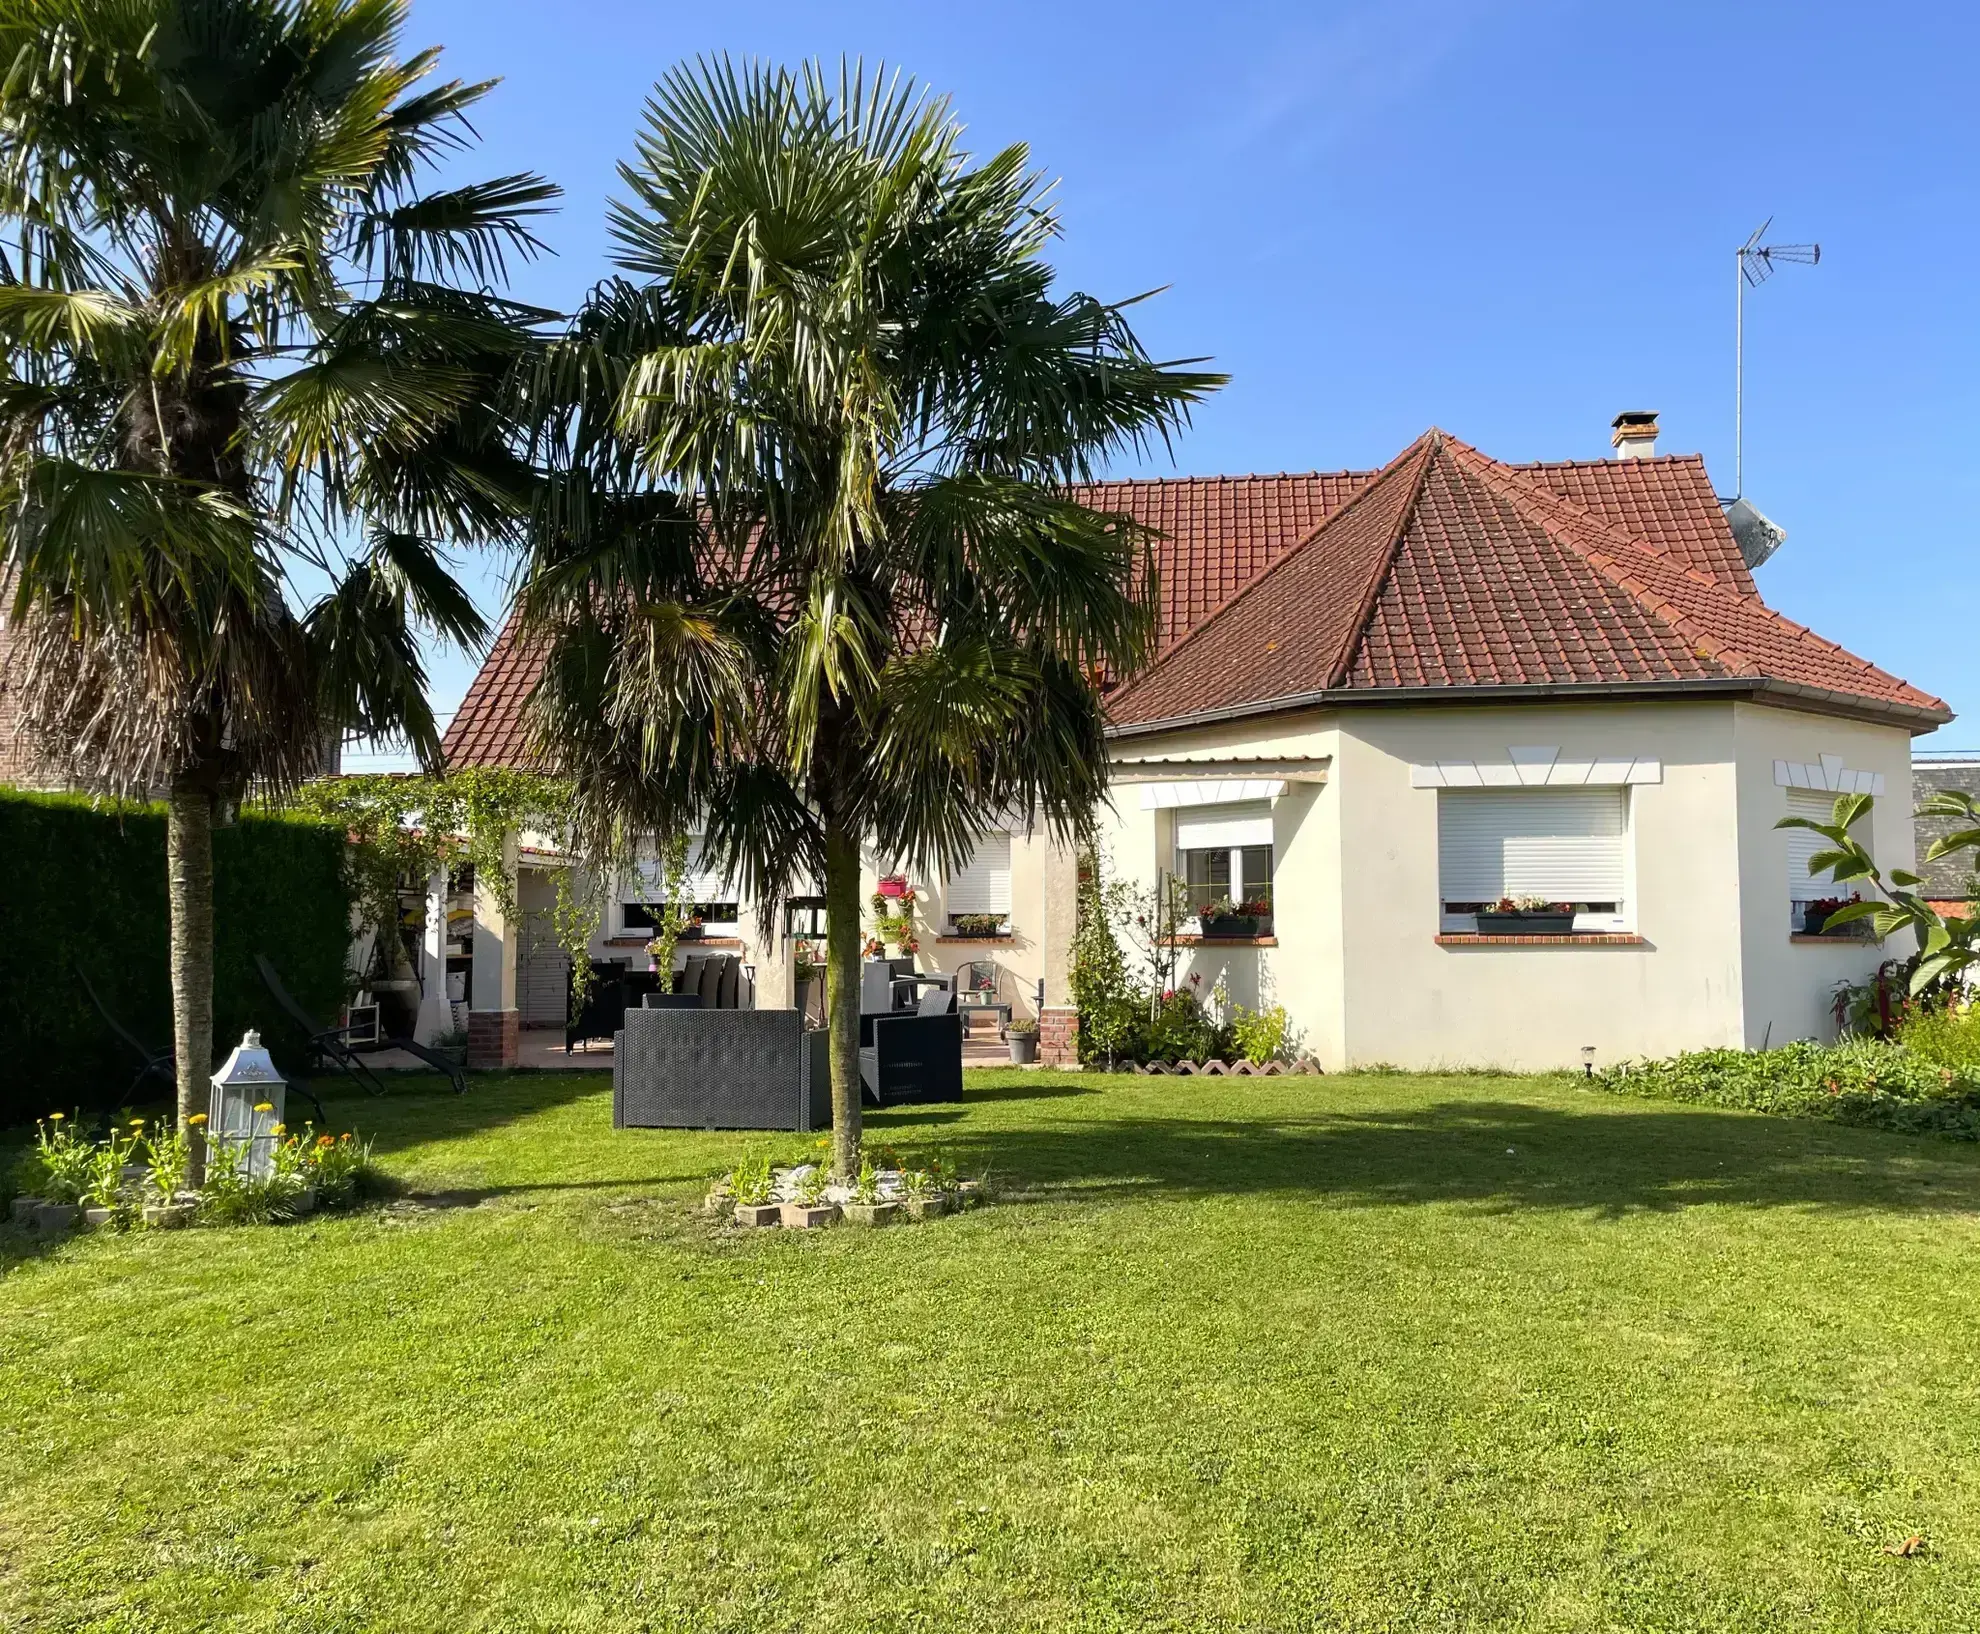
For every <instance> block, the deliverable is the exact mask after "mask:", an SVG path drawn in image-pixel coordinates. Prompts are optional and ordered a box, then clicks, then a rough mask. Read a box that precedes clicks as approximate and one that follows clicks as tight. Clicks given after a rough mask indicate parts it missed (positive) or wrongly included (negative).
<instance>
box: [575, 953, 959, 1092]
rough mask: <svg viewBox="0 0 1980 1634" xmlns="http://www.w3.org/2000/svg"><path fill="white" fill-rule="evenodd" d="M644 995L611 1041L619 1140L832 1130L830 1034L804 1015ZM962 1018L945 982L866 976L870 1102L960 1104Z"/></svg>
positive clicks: (864, 1067) (904, 968) (879, 969)
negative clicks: (698, 1132)
mask: <svg viewBox="0 0 1980 1634" xmlns="http://www.w3.org/2000/svg"><path fill="white" fill-rule="evenodd" d="M684 997H686V995H683V994H678V993H673V994H663V993H649V994H647V995H645V998H644V1001H643V1002H642V1003H641V1004H640V1005H639V1006H638V1007H637V1008H628V1009H626V1010H625V1011H624V1013H623V1016H622V1025H621V1026H620V1028H619V1030H618V1032H617V1033H616V1034H615V1036H614V1043H615V1044H616V1046H617V1048H616V1050H615V1052H614V1059H613V1062H612V1124H613V1127H614V1128H618V1129H789V1130H794V1131H808V1130H812V1129H823V1128H826V1127H828V1126H829V1125H830V1124H831V1121H832V1091H831V1065H830V1057H829V1054H828V1050H829V1045H828V1042H827V1041H828V1039H829V1036H830V1035H829V1034H828V1033H827V1032H825V1031H824V1030H823V1029H818V1030H814V1031H806V1029H805V1026H804V1017H803V1015H802V1014H801V1013H800V1012H799V1011H797V1010H734V1009H721V1008H717V1007H713V1006H709V1005H707V1004H704V1003H702V1002H700V996H699V995H697V996H696V999H695V1002H693V1003H692V1004H691V1005H683V1004H682V1003H681V1002H680V1001H681V1000H682V999H683V998H684ZM962 1036H963V1018H962V1016H961V1015H960V1014H959V1013H958V1010H957V1005H956V991H955V987H954V985H953V983H952V982H951V979H950V978H949V977H947V976H936V975H929V974H927V973H925V972H916V971H915V970H914V969H913V961H912V960H908V959H899V960H873V961H869V962H868V963H867V964H866V965H865V966H864V967H863V968H862V971H861V981H860V1018H859V1076H860V1087H861V1089H862V1091H863V1093H864V1096H865V1099H866V1100H867V1101H869V1102H870V1103H871V1104H873V1105H876V1106H899V1105H903V1104H918V1103H922V1102H934V1101H956V1100H960V1099H961V1098H962V1084H963V1080H962Z"/></svg>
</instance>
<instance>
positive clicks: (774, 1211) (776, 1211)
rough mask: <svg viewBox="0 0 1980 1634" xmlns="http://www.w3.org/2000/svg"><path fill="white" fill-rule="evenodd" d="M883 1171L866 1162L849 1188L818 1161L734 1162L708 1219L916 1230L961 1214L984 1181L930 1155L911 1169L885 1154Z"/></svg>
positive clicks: (713, 1192)
mask: <svg viewBox="0 0 1980 1634" xmlns="http://www.w3.org/2000/svg"><path fill="white" fill-rule="evenodd" d="M886 1157H887V1159H888V1160H889V1161H888V1164H887V1166H886V1167H876V1166H875V1165H874V1163H873V1162H872V1160H871V1159H868V1160H867V1161H866V1162H864V1163H862V1164H861V1165H860V1170H859V1173H858V1175H857V1176H856V1177H855V1178H853V1179H852V1180H850V1181H838V1180H834V1179H832V1177H831V1174H830V1172H829V1171H828V1170H827V1168H826V1166H825V1164H824V1162H823V1161H822V1160H820V1161H817V1162H812V1163H792V1164H786V1165H773V1164H772V1163H771V1161H770V1159H769V1158H767V1157H757V1158H752V1159H749V1160H747V1161H745V1162H743V1163H739V1164H737V1165H736V1167H735V1168H733V1169H731V1170H730V1171H729V1172H728V1173H727V1174H725V1175H723V1176H721V1177H720V1178H719V1179H718V1180H717V1181H716V1182H715V1184H714V1186H713V1187H712V1188H711V1189H710V1191H709V1193H708V1199H707V1203H706V1207H707V1210H708V1212H709V1213H710V1214H712V1215H715V1216H716V1217H718V1218H722V1219H727V1220H728V1221H730V1222H731V1223H732V1224H734V1225H737V1226H741V1227H745V1228H750V1229H755V1228H760V1227H768V1226H781V1227H788V1228H789V1229H791V1230H794V1231H802V1230H815V1229H817V1228H819V1227H822V1226H828V1225H837V1224H841V1223H844V1224H847V1225H863V1226H882V1225H892V1224H894V1223H896V1222H897V1221H898V1222H903V1223H919V1222H921V1221H923V1220H933V1219H938V1218H940V1217H941V1216H942V1215H944V1214H952V1213H959V1212H960V1211H961V1210H963V1209H965V1208H970V1207H973V1206H974V1205H976V1204H978V1203H980V1202H982V1201H983V1200H984V1188H983V1182H982V1181H981V1180H980V1179H965V1178H963V1177H962V1176H961V1175H959V1174H956V1173H955V1172H954V1171H952V1170H951V1169H949V1168H948V1167H947V1166H946V1165H945V1164H944V1163H943V1162H942V1160H941V1159H940V1158H939V1157H934V1156H931V1157H929V1158H928V1159H926V1160H925V1161H924V1162H923V1163H922V1164H920V1165H919V1166H910V1165H907V1164H905V1163H902V1162H900V1160H899V1159H897V1158H893V1157H892V1154H886Z"/></svg>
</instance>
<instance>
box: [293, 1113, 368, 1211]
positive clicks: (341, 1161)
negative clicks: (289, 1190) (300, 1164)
mask: <svg viewBox="0 0 1980 1634" xmlns="http://www.w3.org/2000/svg"><path fill="white" fill-rule="evenodd" d="M304 1138H305V1144H306V1145H307V1147H308V1149H309V1156H308V1161H307V1165H306V1172H307V1174H308V1177H309V1184H310V1185H312V1186H314V1187H315V1188H316V1200H317V1202H318V1204H319V1205H320V1206H322V1207H324V1208H332V1209H338V1208H349V1207H350V1206H351V1205H352V1204H353V1203H357V1202H361V1201H362V1200H363V1199H365V1198H367V1197H375V1196H376V1195H377V1194H378V1193H379V1192H381V1191H383V1190H384V1189H385V1177H384V1175H383V1174H382V1173H381V1172H380V1170H379V1168H378V1165H377V1164H376V1163H374V1162H372V1160H371V1142H370V1141H368V1140H362V1141H361V1140H359V1139H358V1138H357V1137H356V1136H355V1135H351V1134H343V1135H339V1136H338V1137H337V1138H336V1139H335V1140H332V1139H331V1138H330V1136H328V1135H318V1136H316V1137H315V1139H314V1140H313V1141H311V1140H309V1138H308V1132H307V1131H305V1132H304Z"/></svg>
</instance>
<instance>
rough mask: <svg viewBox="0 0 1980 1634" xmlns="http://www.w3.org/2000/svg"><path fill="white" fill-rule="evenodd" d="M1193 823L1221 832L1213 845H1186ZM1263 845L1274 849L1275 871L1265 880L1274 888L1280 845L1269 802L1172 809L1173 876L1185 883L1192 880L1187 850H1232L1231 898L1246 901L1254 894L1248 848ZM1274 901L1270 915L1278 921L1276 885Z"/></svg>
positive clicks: (1230, 860)
mask: <svg viewBox="0 0 1980 1634" xmlns="http://www.w3.org/2000/svg"><path fill="white" fill-rule="evenodd" d="M1220 806H1221V809H1220ZM1192 824H1194V825H1199V826H1201V827H1204V828H1209V829H1212V830H1213V831H1217V832H1219V835H1220V837H1219V839H1218V841H1217V842H1216V843H1214V844H1211V845H1189V846H1186V845H1184V844H1183V836H1184V832H1185V830H1186V829H1187V828H1188V827H1190V826H1191V825H1192ZM1224 832H1228V833H1229V836H1230V839H1229V844H1228V845H1226V844H1225V843H1224V841H1223V838H1222V837H1221V836H1222V834H1223V833H1224ZM1259 849H1268V850H1270V851H1271V853H1272V873H1271V874H1270V875H1268V876H1267V877H1266V879H1265V881H1264V883H1265V885H1266V886H1267V887H1268V888H1271V887H1273V886H1274V885H1275V880H1276V876H1277V874H1278V871H1279V846H1278V836H1277V833H1276V831H1275V828H1274V825H1273V822H1272V808H1271V805H1270V804H1269V802H1258V803H1256V804H1255V805H1253V804H1252V803H1249V802H1247V803H1245V805H1243V806H1242V807H1239V806H1236V805H1234V804H1232V803H1227V802H1220V804H1219V805H1210V806H1205V807H1202V808H1193V807H1188V806H1179V807H1176V808H1174V809H1172V810H1171V812H1170V814H1169V865H1170V870H1171V873H1172V875H1173V877H1175V878H1176V879H1178V880H1181V881H1182V882H1183V884H1184V885H1185V887H1186V886H1187V885H1188V882H1189V867H1188V863H1187V860H1186V853H1188V852H1192V851H1208V852H1216V851H1228V852H1229V860H1228V864H1227V867H1228V871H1229V873H1230V887H1229V895H1230V899H1231V900H1232V901H1233V902H1242V901H1244V899H1245V898H1246V897H1247V896H1248V895H1250V891H1249V890H1248V889H1247V887H1246V881H1245V877H1244V854H1245V852H1246V851H1249V850H1259ZM1271 902H1272V912H1271V914H1269V915H1267V916H1266V917H1267V919H1268V921H1269V922H1271V923H1274V924H1276V923H1277V915H1278V908H1279V900H1278V892H1277V890H1276V889H1273V892H1272V898H1271ZM1199 923H1200V921H1199Z"/></svg>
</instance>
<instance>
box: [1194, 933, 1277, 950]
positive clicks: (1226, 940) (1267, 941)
mask: <svg viewBox="0 0 1980 1634" xmlns="http://www.w3.org/2000/svg"><path fill="white" fill-rule="evenodd" d="M1168 945H1169V946H1170V947H1277V946H1278V945H1279V939H1278V937H1276V936H1269V935H1268V936H1178V937H1177V938H1176V939H1175V940H1174V941H1173V942H1170V943H1169V944H1168Z"/></svg>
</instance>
